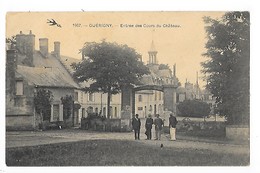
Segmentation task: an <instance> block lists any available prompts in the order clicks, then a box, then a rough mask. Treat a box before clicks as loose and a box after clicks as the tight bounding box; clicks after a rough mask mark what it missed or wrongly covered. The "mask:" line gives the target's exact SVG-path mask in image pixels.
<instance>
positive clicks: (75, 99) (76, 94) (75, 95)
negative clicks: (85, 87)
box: [74, 92, 79, 101]
mask: <svg viewBox="0 0 260 173" xmlns="http://www.w3.org/2000/svg"><path fill="white" fill-rule="evenodd" d="M74 101H79V93H78V92H74Z"/></svg>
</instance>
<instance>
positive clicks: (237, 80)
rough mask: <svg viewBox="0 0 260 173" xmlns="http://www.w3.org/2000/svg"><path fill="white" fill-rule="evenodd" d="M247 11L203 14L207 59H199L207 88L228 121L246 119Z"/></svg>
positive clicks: (247, 104) (244, 121) (247, 118)
mask: <svg viewBox="0 0 260 173" xmlns="http://www.w3.org/2000/svg"><path fill="white" fill-rule="evenodd" d="M249 17H250V16H249V13H248V12H228V13H226V14H225V15H223V17H222V18H221V19H217V20H216V19H211V18H209V17H205V18H204V21H205V23H206V32H207V38H208V41H207V43H206V48H207V52H206V53H205V54H204V56H206V57H208V60H207V61H205V62H203V63H202V66H203V70H202V72H204V73H205V80H206V81H207V86H206V87H207V89H209V90H210V91H211V93H212V94H213V96H214V97H215V98H216V103H217V110H218V111H219V113H220V114H222V115H224V116H226V117H227V120H228V123H230V124H248V123H249V59H250V19H249Z"/></svg>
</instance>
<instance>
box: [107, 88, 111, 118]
mask: <svg viewBox="0 0 260 173" xmlns="http://www.w3.org/2000/svg"><path fill="white" fill-rule="evenodd" d="M110 100H111V91H110V90H109V91H108V93H107V118H110Z"/></svg>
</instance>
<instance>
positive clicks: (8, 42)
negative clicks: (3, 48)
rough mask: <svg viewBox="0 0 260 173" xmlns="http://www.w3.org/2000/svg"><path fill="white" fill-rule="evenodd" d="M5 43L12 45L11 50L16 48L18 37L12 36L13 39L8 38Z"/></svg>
mask: <svg viewBox="0 0 260 173" xmlns="http://www.w3.org/2000/svg"><path fill="white" fill-rule="evenodd" d="M5 43H7V44H10V45H11V48H15V46H16V36H12V37H11V38H6V39H5Z"/></svg>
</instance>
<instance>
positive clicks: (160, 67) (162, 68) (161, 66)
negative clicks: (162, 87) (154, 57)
mask: <svg viewBox="0 0 260 173" xmlns="http://www.w3.org/2000/svg"><path fill="white" fill-rule="evenodd" d="M165 69H166V70H168V69H169V70H170V67H169V65H168V64H159V70H165Z"/></svg>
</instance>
